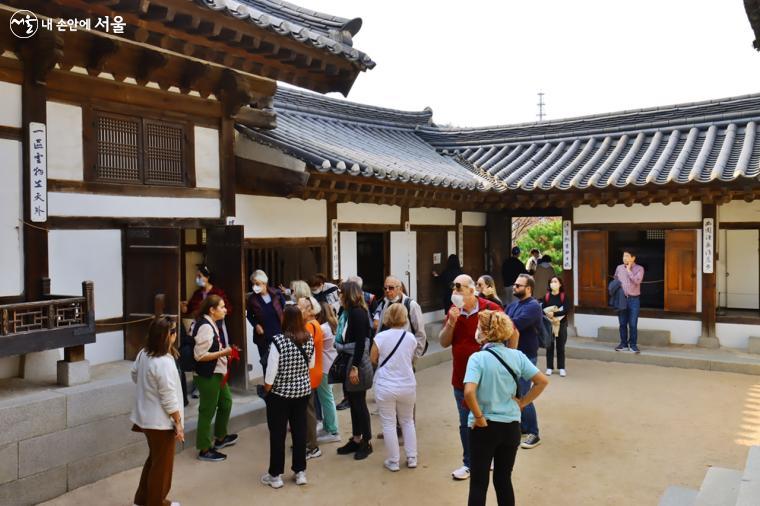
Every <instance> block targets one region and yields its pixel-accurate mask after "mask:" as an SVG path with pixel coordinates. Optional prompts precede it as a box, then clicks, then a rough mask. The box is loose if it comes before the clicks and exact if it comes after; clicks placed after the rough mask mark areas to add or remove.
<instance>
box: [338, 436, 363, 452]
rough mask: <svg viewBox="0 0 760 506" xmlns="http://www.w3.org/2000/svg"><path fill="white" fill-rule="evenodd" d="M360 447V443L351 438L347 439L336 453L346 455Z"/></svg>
mask: <svg viewBox="0 0 760 506" xmlns="http://www.w3.org/2000/svg"><path fill="white" fill-rule="evenodd" d="M359 448H361V443H357V442H356V441H354V439H353V438H351V439H349V440H348V443H346V444H344V445H343V446H341V447H340V448H338V455H348V454H350V453H354V452H355V451H357V450H358V449H359Z"/></svg>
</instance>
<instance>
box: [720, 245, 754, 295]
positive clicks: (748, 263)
mask: <svg viewBox="0 0 760 506" xmlns="http://www.w3.org/2000/svg"><path fill="white" fill-rule="evenodd" d="M719 234H720V236H721V239H723V240H722V241H720V242H721V243H722V250H723V253H722V254H721V258H722V262H721V263H722V269H720V271H719V275H720V277H719V279H718V282H719V283H718V284H719V286H720V287H721V288H722V290H720V291H719V293H720V298H721V303H722V304H723V306H724V307H730V308H736V309H757V308H758V303H759V302H760V301H759V300H758V282H757V280H758V275H759V273H758V231H757V230H720V231H719ZM726 273H728V276H726Z"/></svg>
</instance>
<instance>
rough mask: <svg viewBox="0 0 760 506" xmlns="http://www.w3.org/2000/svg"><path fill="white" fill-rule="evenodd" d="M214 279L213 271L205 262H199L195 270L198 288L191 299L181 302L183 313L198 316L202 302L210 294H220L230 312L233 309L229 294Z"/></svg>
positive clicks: (192, 316)
mask: <svg viewBox="0 0 760 506" xmlns="http://www.w3.org/2000/svg"><path fill="white" fill-rule="evenodd" d="M213 279H214V275H213V274H211V271H209V269H208V267H207V266H205V265H203V264H199V265H198V270H197V271H196V272H195V286H196V287H197V288H196V289H195V291H194V292H193V295H192V297H190V300H189V301H187V302H184V301H183V302H181V303H180V306H181V307H180V309H181V310H182V313H183V314H188V315H190V317H191V318H193V319H196V318H198V308H200V307H201V303H202V302H203V301H204V300H205V299H206V297H208V296H209V295H218V296H219V297H221V298H222V300H224V305H225V306H226V307H227V312H228V313H229V312H231V311H232V306H230V301H229V299H228V298H227V294H226V293H224V290H222V289H221V288H219V287H218V286H215V285H214V284H213Z"/></svg>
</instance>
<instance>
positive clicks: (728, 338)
mask: <svg viewBox="0 0 760 506" xmlns="http://www.w3.org/2000/svg"><path fill="white" fill-rule="evenodd" d="M715 335H716V336H718V340H719V341H720V345H721V346H725V347H727V348H737V349H740V350H746V349H747V346H748V344H749V338H750V337H760V325H741V324H738V323H716V324H715Z"/></svg>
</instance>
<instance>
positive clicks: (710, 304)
mask: <svg viewBox="0 0 760 506" xmlns="http://www.w3.org/2000/svg"><path fill="white" fill-rule="evenodd" d="M717 214H718V213H717V206H716V205H715V204H714V203H710V204H706V203H702V220H705V219H708V218H712V219H713V223H714V227H713V238H714V240H713V255H712V264H713V269H712V272H711V273H709V274H708V273H705V272H704V270H705V269H704V268H703V269H702V337H703V338H708V339H707V340H705V341H702V340H700V341H702V342H701V344H704V345H708V346H709V344H708V342H706V341H710V340H711V339H709V338H715V323H716V308H717V294H718V292H717V286H716V271H717V268H718V265H717V259H718V255H717V251H718V226H719V224H718V220H717ZM703 224H704V221H703ZM703 233H704V231H703ZM703 241H704V237H703ZM699 250H700V251H702V248H699ZM702 255H703V258H704V252H702ZM715 341H717V339H715ZM711 344H712V345H713V346H715V345H716V344H718V343H716V342H714V341H713V342H712V343H711Z"/></svg>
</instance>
